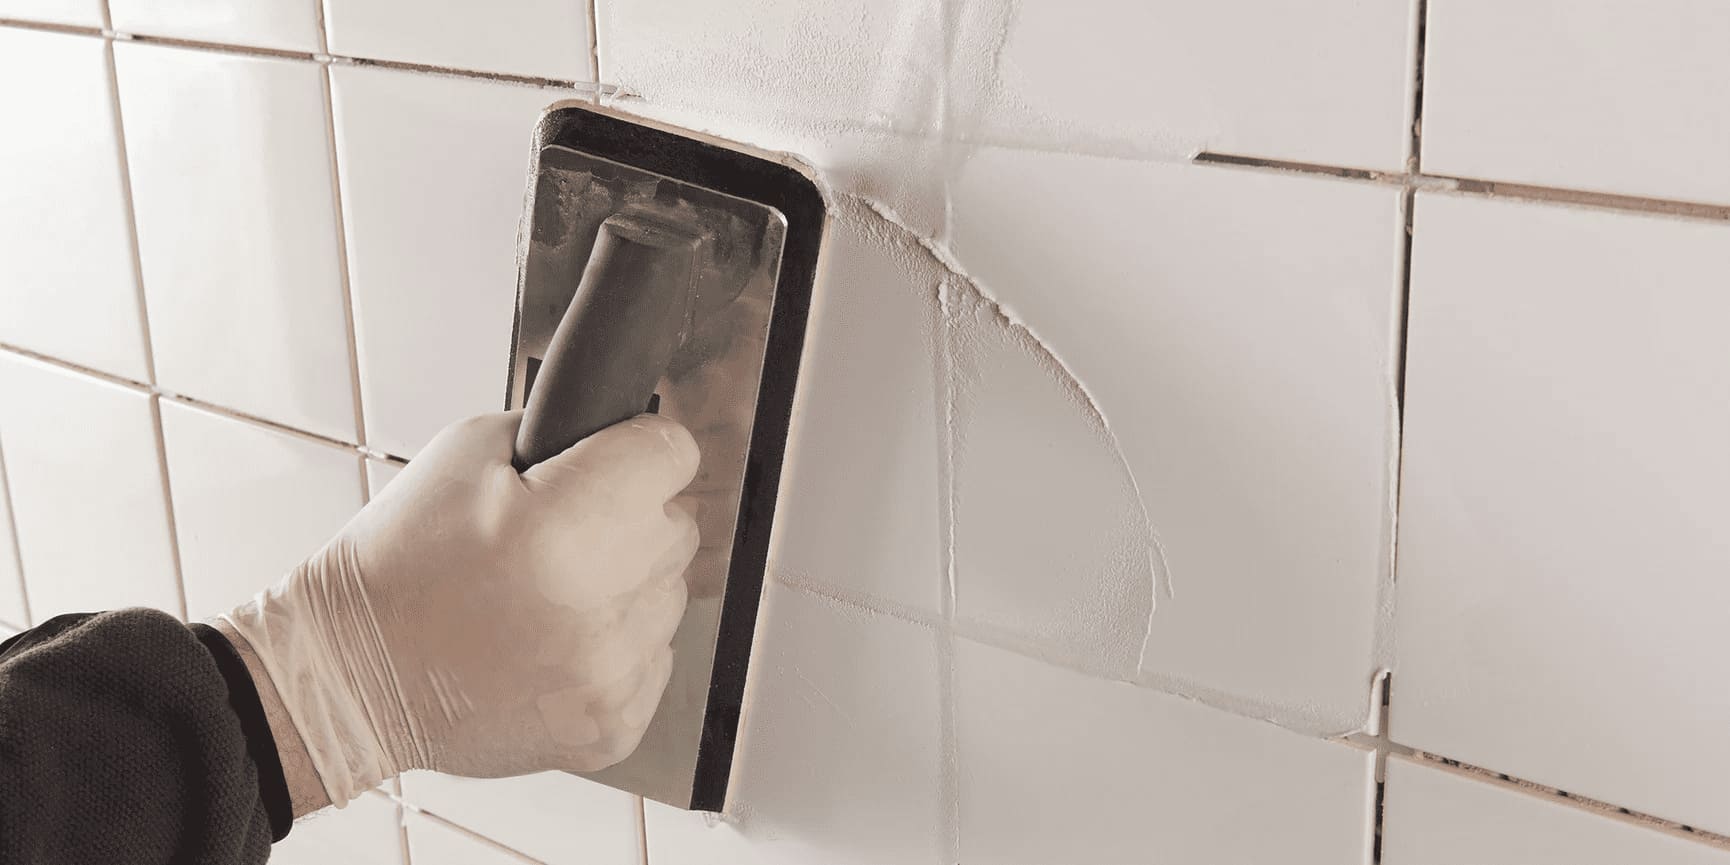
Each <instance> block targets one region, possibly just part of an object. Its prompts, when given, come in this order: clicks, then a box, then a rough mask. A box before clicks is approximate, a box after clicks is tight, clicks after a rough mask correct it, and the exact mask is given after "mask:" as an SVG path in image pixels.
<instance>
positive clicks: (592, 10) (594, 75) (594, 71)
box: [583, 0, 601, 103]
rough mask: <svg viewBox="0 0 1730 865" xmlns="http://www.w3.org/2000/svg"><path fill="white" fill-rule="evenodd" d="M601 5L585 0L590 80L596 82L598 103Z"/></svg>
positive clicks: (599, 93) (597, 100)
mask: <svg viewBox="0 0 1730 865" xmlns="http://www.w3.org/2000/svg"><path fill="white" fill-rule="evenodd" d="M599 4H600V0H583V7H584V8H585V10H586V11H587V12H588V15H589V80H590V81H593V82H595V92H594V93H593V94H592V97H593V100H594V101H595V102H597V103H598V102H600V101H601V90H600V82H601V16H600V13H599V12H598V11H597V9H596V7H597V6H598V5H599Z"/></svg>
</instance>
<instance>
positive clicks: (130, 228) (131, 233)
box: [102, 3, 156, 384]
mask: <svg viewBox="0 0 1730 865" xmlns="http://www.w3.org/2000/svg"><path fill="white" fill-rule="evenodd" d="M103 8H107V4H106V3H104V4H103ZM103 47H104V50H103V52H102V56H103V58H104V60H105V62H106V63H107V64H108V94H109V97H110V99H111V100H112V106H113V109H114V112H113V113H114V142H115V149H116V150H118V151H119V153H118V154H116V158H117V159H119V160H120V194H121V198H122V199H123V202H122V203H123V204H124V205H125V206H126V241H127V246H128V247H129V249H128V251H129V252H130V253H131V254H132V291H133V296H134V298H135V299H136V302H137V305H138V327H139V330H140V331H141V335H142V336H143V337H144V374H145V376H147V378H148V381H149V382H151V383H152V384H154V383H155V382H156V346H155V340H154V338H153V337H152V336H151V332H150V301H149V299H148V298H146V297H145V294H144V255H143V253H142V251H141V248H140V246H139V243H138V207H137V204H136V198H135V196H133V194H132V157H131V155H130V154H129V153H128V152H127V150H126V116H125V110H124V109H123V108H121V105H120V64H119V61H118V60H117V59H116V58H115V56H114V43H113V42H105V43H104V46H103Z"/></svg>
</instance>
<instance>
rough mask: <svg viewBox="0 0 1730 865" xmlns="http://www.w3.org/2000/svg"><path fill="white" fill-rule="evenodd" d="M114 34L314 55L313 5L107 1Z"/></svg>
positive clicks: (255, 0) (257, 0)
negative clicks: (249, 46) (221, 43)
mask: <svg viewBox="0 0 1730 865" xmlns="http://www.w3.org/2000/svg"><path fill="white" fill-rule="evenodd" d="M108 6H109V9H110V11H111V12H112V13H113V16H114V29H116V30H120V31H123V32H127V33H140V34H147V35H151V36H170V37H173V38H176V39H190V40H194V41H198V42H223V43H231V44H238V45H256V46H258V47H260V48H279V49H284V50H288V51H307V52H311V51H317V50H319V42H318V6H317V3H316V0H244V2H235V0H108Z"/></svg>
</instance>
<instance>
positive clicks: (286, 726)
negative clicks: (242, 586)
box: [211, 619, 330, 818]
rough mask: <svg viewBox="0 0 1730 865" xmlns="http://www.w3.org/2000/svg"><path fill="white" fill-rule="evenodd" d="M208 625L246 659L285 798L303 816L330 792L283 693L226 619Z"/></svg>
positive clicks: (327, 800) (320, 804)
mask: <svg viewBox="0 0 1730 865" xmlns="http://www.w3.org/2000/svg"><path fill="white" fill-rule="evenodd" d="M211 625H212V626H213V627H215V628H216V629H217V630H218V631H221V632H222V636H224V637H225V638H227V639H228V642H229V643H230V644H231V645H233V646H234V651H235V652H236V653H238V654H239V655H240V659H241V660H242V661H243V662H245V664H246V669H247V672H249V673H251V674H252V683H253V687H255V688H257V689H258V702H259V704H260V705H261V706H263V707H264V717H265V719H266V720H267V721H269V722H270V735H271V738H273V739H274V740H276V753H277V757H278V758H279V759H280V760H281V761H282V774H283V778H284V780H286V781H287V782H288V798H289V801H290V802H291V803H293V806H294V816H295V817H296V818H299V817H304V816H306V815H307V814H311V813H312V812H314V811H317V810H319V809H321V808H324V807H325V806H327V805H329V804H330V796H329V795H328V794H326V793H325V790H324V783H323V782H322V781H320V780H319V777H318V772H317V771H315V770H314V769H313V765H312V757H311V756H310V755H309V754H308V753H307V750H306V743H305V742H304V741H302V739H301V738H300V732H299V731H298V730H296V729H295V726H294V721H293V720H292V719H291V718H289V715H288V707H287V706H285V705H284V704H283V702H282V695H281V694H279V693H277V690H276V685H275V684H274V683H273V682H271V680H270V674H269V673H268V672H267V671H266V670H265V669H264V663H263V662H262V661H261V660H260V659H259V657H258V653H257V652H254V651H253V650H252V644H250V643H248V642H247V641H246V638H244V637H242V636H241V635H240V634H239V632H237V631H235V629H234V626H233V625H230V624H229V623H228V622H227V621H226V620H224V619H217V620H216V621H214V622H212V623H211Z"/></svg>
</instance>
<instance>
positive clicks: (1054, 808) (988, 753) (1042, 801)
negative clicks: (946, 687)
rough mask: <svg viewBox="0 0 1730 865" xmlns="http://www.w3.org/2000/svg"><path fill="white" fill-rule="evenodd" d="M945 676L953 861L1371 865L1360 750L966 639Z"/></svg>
mask: <svg viewBox="0 0 1730 865" xmlns="http://www.w3.org/2000/svg"><path fill="white" fill-rule="evenodd" d="M955 679H956V686H955V688H956V690H955V736H956V742H957V745H958V747H959V749H960V750H959V758H958V759H959V761H960V797H961V825H960V836H961V856H960V861H963V862H970V863H972V862H978V863H992V865H1012V863H1027V865H1049V863H1052V862H1113V863H1116V862H1149V861H1160V862H1194V863H1215V862H1217V863H1222V865H1224V863H1243V862H1280V863H1286V865H1311V863H1313V865H1353V863H1355V865H1368V863H1369V861H1370V837H1371V834H1372V832H1371V822H1370V811H1371V803H1372V801H1373V799H1374V788H1375V775H1374V762H1375V760H1374V757H1375V755H1374V754H1373V753H1372V752H1370V751H1365V750H1359V749H1357V748H1352V747H1350V746H1346V745H1341V744H1338V743H1335V742H1328V741H1324V740H1321V739H1311V738H1308V737H1306V736H1301V735H1298V734H1297V733H1293V732H1290V731H1288V730H1283V729H1281V728H1279V727H1276V726H1274V725H1272V724H1269V723H1266V722H1263V721H1254V720H1250V719H1248V718H1243V717H1240V716H1237V715H1232V714H1228V713H1225V712H1221V711H1218V710H1216V709H1212V708H1209V707H1207V706H1203V705H1201V704H1199V703H1195V702H1191V701H1189V700H1186V699H1183V698H1180V697H1174V696H1171V695H1169V694H1161V693H1158V692H1155V691H1150V690H1147V689H1144V688H1138V687H1135V686H1133V685H1129V684H1125V683H1122V682H1107V681H1102V680H1100V679H1095V678H1090V677H1087V676H1083V675H1080V674H1077V673H1073V672H1070V671H1068V670H1064V669H1060V668H1057V667H1051V666H1048V665H1046V664H1042V663H1040V662H1038V661H1034V660H1030V659H1028V658H1024V657H1021V656H1019V655H1015V654H1012V653H1009V652H1005V651H1003V650H1001V649H996V648H991V647H988V646H982V645H979V644H977V643H974V642H972V641H969V640H961V641H959V642H958V644H957V646H956V654H955ZM1032 815H1037V816H1032Z"/></svg>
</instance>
